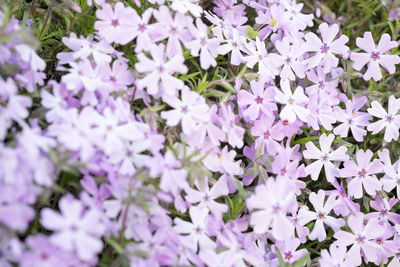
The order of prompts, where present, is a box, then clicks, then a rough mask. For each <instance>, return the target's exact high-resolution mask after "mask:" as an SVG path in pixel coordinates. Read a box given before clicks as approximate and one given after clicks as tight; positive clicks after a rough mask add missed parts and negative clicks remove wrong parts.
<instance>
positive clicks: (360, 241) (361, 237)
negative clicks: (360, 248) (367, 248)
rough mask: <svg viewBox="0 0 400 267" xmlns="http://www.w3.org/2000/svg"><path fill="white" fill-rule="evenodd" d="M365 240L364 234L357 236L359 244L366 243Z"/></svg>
mask: <svg viewBox="0 0 400 267" xmlns="http://www.w3.org/2000/svg"><path fill="white" fill-rule="evenodd" d="M364 240H365V236H362V235H358V236H357V238H356V242H357V243H359V244H362V243H364Z"/></svg>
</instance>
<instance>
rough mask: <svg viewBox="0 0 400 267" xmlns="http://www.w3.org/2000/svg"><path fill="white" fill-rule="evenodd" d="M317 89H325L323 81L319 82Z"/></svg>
mask: <svg viewBox="0 0 400 267" xmlns="http://www.w3.org/2000/svg"><path fill="white" fill-rule="evenodd" d="M318 87H319V89H323V88H324V87H325V83H324V81H319V82H318Z"/></svg>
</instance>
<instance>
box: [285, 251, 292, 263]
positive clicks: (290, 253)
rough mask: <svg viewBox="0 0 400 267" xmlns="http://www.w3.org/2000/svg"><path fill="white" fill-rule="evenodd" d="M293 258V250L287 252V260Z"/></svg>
mask: <svg viewBox="0 0 400 267" xmlns="http://www.w3.org/2000/svg"><path fill="white" fill-rule="evenodd" d="M291 258H293V254H292V252H291V251H288V252H285V260H287V261H289V260H290V259H291Z"/></svg>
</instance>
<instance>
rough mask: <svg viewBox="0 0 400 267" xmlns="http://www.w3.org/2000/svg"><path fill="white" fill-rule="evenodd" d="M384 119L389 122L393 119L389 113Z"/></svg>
mask: <svg viewBox="0 0 400 267" xmlns="http://www.w3.org/2000/svg"><path fill="white" fill-rule="evenodd" d="M386 121H387V122H388V123H391V122H392V121H393V117H392V116H390V115H387V116H386Z"/></svg>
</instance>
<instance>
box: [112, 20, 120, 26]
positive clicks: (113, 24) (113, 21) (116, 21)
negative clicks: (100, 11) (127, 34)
mask: <svg viewBox="0 0 400 267" xmlns="http://www.w3.org/2000/svg"><path fill="white" fill-rule="evenodd" d="M111 25H112V26H114V27H117V26H118V25H119V22H118V20H117V19H113V20H111Z"/></svg>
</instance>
